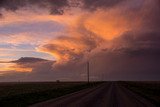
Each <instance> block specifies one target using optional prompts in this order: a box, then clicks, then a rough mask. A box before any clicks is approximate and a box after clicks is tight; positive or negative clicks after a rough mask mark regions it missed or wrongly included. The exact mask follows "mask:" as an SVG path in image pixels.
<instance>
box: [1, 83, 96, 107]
mask: <svg viewBox="0 0 160 107" xmlns="http://www.w3.org/2000/svg"><path fill="white" fill-rule="evenodd" d="M98 84H99V83H90V84H87V83H84V82H62V83H54V82H48V83H47V82H44V83H43V82H37V83H36V82H35V83H32V82H30V83H0V93H1V94H0V106H1V107H26V106H28V105H31V104H34V103H38V102H41V101H45V100H49V99H52V98H56V97H60V96H63V95H66V94H69V93H73V92H76V91H79V90H82V89H85V88H90V87H94V86H96V85H98Z"/></svg>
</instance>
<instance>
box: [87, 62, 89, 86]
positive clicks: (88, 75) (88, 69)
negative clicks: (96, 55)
mask: <svg viewBox="0 0 160 107" xmlns="http://www.w3.org/2000/svg"><path fill="white" fill-rule="evenodd" d="M87 80H88V83H89V61H88V62H87Z"/></svg>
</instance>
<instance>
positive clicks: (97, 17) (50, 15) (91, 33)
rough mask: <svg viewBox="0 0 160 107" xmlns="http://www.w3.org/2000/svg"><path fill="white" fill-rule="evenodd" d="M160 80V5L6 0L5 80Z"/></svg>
mask: <svg viewBox="0 0 160 107" xmlns="http://www.w3.org/2000/svg"><path fill="white" fill-rule="evenodd" d="M87 61H89V62H90V72H91V80H160V1H159V0H0V81H52V80H53V81H54V80H62V81H84V80H86V62H87Z"/></svg>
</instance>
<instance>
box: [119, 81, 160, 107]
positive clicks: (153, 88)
mask: <svg viewBox="0 0 160 107" xmlns="http://www.w3.org/2000/svg"><path fill="white" fill-rule="evenodd" d="M119 83H120V84H121V85H123V86H125V87H126V88H128V89H129V90H131V91H133V92H135V93H137V94H139V95H141V96H143V97H145V98H146V99H148V100H150V101H151V102H152V103H154V104H155V105H157V106H158V107H159V106H160V81H141V82H140V81H125V82H119Z"/></svg>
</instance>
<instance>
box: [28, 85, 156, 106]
mask: <svg viewBox="0 0 160 107" xmlns="http://www.w3.org/2000/svg"><path fill="white" fill-rule="evenodd" d="M31 107H156V106H154V105H153V104H152V103H151V102H149V101H148V100H146V99H144V98H142V97H141V96H139V95H137V94H135V93H133V92H131V91H130V90H128V89H126V88H125V87H123V86H120V85H118V84H117V83H116V82H112V83H104V84H101V85H99V86H97V87H94V88H91V89H85V90H81V91H79V92H76V93H73V94H69V95H66V96H63V97H60V98H56V99H53V100H49V101H45V102H42V103H38V104H35V105H32V106H31Z"/></svg>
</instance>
